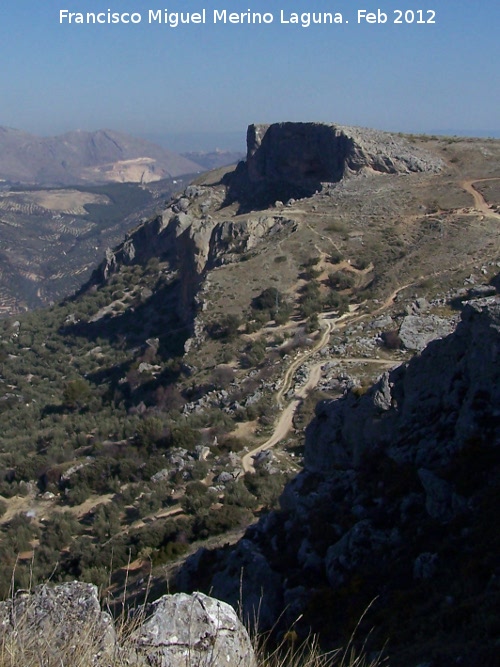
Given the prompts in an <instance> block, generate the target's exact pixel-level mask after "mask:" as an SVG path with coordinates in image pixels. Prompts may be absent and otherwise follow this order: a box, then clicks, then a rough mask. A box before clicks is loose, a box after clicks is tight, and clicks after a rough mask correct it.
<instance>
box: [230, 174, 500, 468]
mask: <svg viewBox="0 0 500 667" xmlns="http://www.w3.org/2000/svg"><path fill="white" fill-rule="evenodd" d="M497 180H500V178H498V177H494V178H480V179H472V180H464V181H462V182H461V183H460V186H461V187H462V188H463V189H464V190H465V191H466V192H468V193H469V194H470V195H471V196H472V197H473V199H474V208H475V209H476V211H478V212H480V213H482V214H483V215H486V216H489V217H494V218H498V219H500V214H499V213H496V212H494V211H493V210H492V209H491V207H490V206H489V204H488V203H487V201H486V200H485V198H484V197H483V195H482V194H481V193H480V192H479V190H477V189H476V188H475V187H474V186H475V183H483V182H486V181H497ZM308 226H309V225H308ZM313 231H315V230H313ZM316 233H317V232H316ZM322 238H323V237H322ZM325 238H326V237H325ZM440 273H441V272H439V271H438V272H435V274H434V275H439V274H440ZM424 277H425V276H420V277H419V278H418V279H417V280H415V281H412V282H411V283H408V284H406V285H403V286H401V287H398V288H397V289H395V290H394V291H393V292H392V293H391V294H390V295H389V296H388V297H387V299H386V300H385V301H384V303H383V304H382V305H381V306H379V307H378V308H377V309H376V310H374V311H373V312H372V313H371V315H372V316H374V315H378V314H379V313H381V312H383V311H384V310H386V309H387V308H388V307H389V306H390V305H391V304H392V303H393V302H394V300H395V298H396V297H397V295H398V294H399V293H400V292H402V291H403V290H404V289H406V288H407V287H410V285H413V284H415V283H416V282H418V280H420V279H423V278H424ZM326 317H327V316H323V317H322V320H323V322H325V324H326V326H325V329H324V331H323V333H322V335H321V337H320V339H319V340H318V342H317V343H316V345H315V346H314V347H313V348H311V350H309V351H308V352H307V353H306V354H303V355H300V356H299V357H298V358H297V359H296V360H295V361H294V362H293V363H292V364H291V365H290V367H289V368H288V369H287V371H286V373H285V375H284V377H283V384H282V386H281V388H280V390H279V391H278V393H277V395H276V399H277V403H278V406H279V407H280V408H281V405H282V401H283V397H284V396H285V394H286V393H287V392H288V391H290V389H291V386H292V382H293V376H294V374H295V372H296V371H297V369H298V368H299V367H300V366H302V365H303V364H304V363H305V362H306V361H307V359H309V358H310V357H311V356H312V355H313V354H315V353H316V352H317V351H318V350H320V349H321V348H322V347H324V346H325V345H326V344H327V342H328V340H329V337H330V334H331V333H332V331H333V330H335V329H341V328H343V327H344V326H345V322H346V320H350V321H354V322H355V321H356V320H358V319H362V318H363V317H364V316H363V315H358V316H355V311H351V312H349V313H346V314H345V315H342V317H339V318H338V319H336V320H335V321H334V322H332V321H331V320H328V319H326ZM364 361H369V362H370V363H374V364H378V365H380V366H386V367H390V366H393V365H395V364H394V363H393V362H389V361H385V360H382V359H371V360H367V359H361V358H354V357H353V358H348V359H342V362H364ZM321 366H322V364H321V363H318V364H315V365H314V366H312V367H311V368H310V372H309V378H308V380H307V382H306V383H305V384H304V385H303V386H302V387H301V388H300V390H299V391H298V392H297V393H296V394H295V397H294V398H293V400H292V401H291V402H290V403H289V404H288V405H287V406H286V408H284V410H282V412H281V414H280V417H279V419H278V421H277V422H276V426H275V428H274V431H273V434H272V435H271V437H270V438H268V439H267V440H266V441H265V442H263V443H262V444H261V445H259V446H258V447H255V448H254V449H252V450H251V451H250V452H248V453H247V454H245V455H244V456H243V457H242V459H241V465H242V468H243V471H244V472H255V468H254V466H253V459H254V457H255V456H256V455H257V454H258V453H259V452H262V451H263V450H265V449H270V448H271V447H273V446H274V445H276V444H277V443H278V442H280V440H283V438H285V437H286V435H287V433H288V432H289V430H290V429H291V427H292V424H293V415H294V414H295V411H296V409H297V407H298V406H299V405H300V403H301V401H302V400H303V399H304V397H305V396H306V394H307V392H308V391H309V390H310V389H312V388H313V387H315V386H316V385H317V384H318V382H319V380H320V378H321Z"/></svg>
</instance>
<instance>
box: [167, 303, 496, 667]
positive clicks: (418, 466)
mask: <svg viewBox="0 0 500 667" xmlns="http://www.w3.org/2000/svg"><path fill="white" fill-rule="evenodd" d="M499 353H500V298H499V297H492V298H489V299H481V300H477V301H474V302H469V303H468V304H467V305H466V306H465V308H464V310H463V313H462V319H461V322H460V323H459V325H458V326H457V329H456V331H455V332H454V333H453V334H451V335H449V336H447V337H446V338H444V339H442V340H437V341H434V342H432V343H431V344H429V345H428V346H427V348H426V349H425V350H424V351H423V352H422V353H421V354H420V355H419V356H417V357H415V358H414V359H412V360H411V361H410V362H409V363H407V364H405V365H402V366H400V367H398V368H396V369H394V370H393V371H391V372H390V373H386V374H384V375H383V376H382V377H381V378H380V380H379V381H378V382H377V384H376V385H375V386H374V387H372V388H371V389H370V390H369V391H368V392H366V393H365V394H364V395H361V396H360V395H359V394H360V393H359V392H354V393H353V392H351V393H349V394H347V395H346V396H345V397H344V398H342V399H340V400H337V401H326V402H323V403H320V404H319V405H318V407H317V410H316V417H315V419H314V420H313V421H312V423H311V424H310V425H309V427H308V429H307V433H306V443H305V464H306V465H305V469H304V471H303V472H301V473H300V474H299V475H298V476H297V477H296V478H295V480H293V481H292V482H291V483H290V484H289V485H288V486H287V487H286V488H285V491H284V493H283V495H282V498H281V501H280V504H281V510H280V511H279V512H274V513H271V514H270V515H268V516H266V517H264V518H262V519H261V521H260V522H259V523H258V524H257V525H256V526H253V527H251V528H250V529H248V531H247V533H246V535H245V537H244V538H243V539H242V540H241V541H240V542H239V543H238V545H237V546H236V547H235V548H233V549H229V550H225V551H222V552H218V553H217V552H215V553H214V552H199V553H198V554H197V555H196V556H195V557H194V558H192V559H191V561H188V563H187V564H186V566H185V568H184V570H183V571H182V572H181V574H180V577H179V582H180V585H181V586H184V587H186V588H189V586H190V585H192V583H193V582H194V581H197V578H198V576H199V573H200V572H203V573H204V577H205V578H206V576H207V574H206V571H207V569H208V568H212V577H211V580H210V589H211V590H212V591H213V593H214V595H216V596H217V597H220V598H221V599H225V600H227V601H229V602H233V603H234V602H236V601H237V600H238V599H240V597H241V596H242V599H243V602H244V611H245V613H246V614H247V615H248V617H249V618H250V619H252V618H254V617H255V614H257V610H258V617H259V620H260V624H261V625H262V626H264V627H272V626H273V625H274V624H278V626H280V627H282V628H284V629H285V628H289V627H290V626H292V625H293V626H294V629H295V630H296V631H297V632H298V634H299V635H301V636H305V635H307V634H308V633H309V632H311V631H313V632H320V633H321V635H322V637H323V641H324V643H325V644H326V645H327V646H329V647H331V646H334V645H335V643H336V641H340V640H341V639H344V641H345V638H346V636H348V635H349V633H350V632H352V630H353V629H354V626H355V624H356V623H357V621H358V619H359V618H360V617H361V615H362V613H363V611H364V610H365V609H366V608H367V607H368V606H369V605H370V603H371V606H370V609H369V611H368V613H367V614H366V615H365V617H364V620H363V622H362V624H361V626H362V630H363V631H364V632H369V631H370V632H371V636H370V640H369V642H368V644H369V647H370V648H374V649H380V648H381V647H382V646H383V645H384V644H386V646H387V650H388V653H389V654H390V655H391V665H400V664H401V665H402V664H405V665H409V666H412V665H418V664H421V663H422V661H424V662H425V664H427V665H433V666H434V665H435V666H436V667H437V666H438V665H449V664H459V663H460V664H467V665H483V666H484V665H491V666H493V664H495V662H494V656H495V655H496V653H495V651H496V649H495V638H496V637H497V635H496V632H497V630H498V627H499V625H498V623H499V621H500V617H499V615H498V609H499V608H500V607H499V604H498V603H499V602H500V586H499V581H500V578H499V577H500V571H499V570H498V562H499V561H498V553H499V547H500V543H499V540H498V531H495V529H494V525H495V522H496V512H497V509H495V508H497V502H498V497H499V493H500V479H499V477H500V475H499V472H500V411H499V405H500V364H499ZM205 580H206V579H205ZM495 608H496V609H497V611H496V612H495V611H493V610H494V609H495ZM495 628H496V629H495ZM415 636H418V637H419V642H418V644H416V643H415V641H414V638H415Z"/></svg>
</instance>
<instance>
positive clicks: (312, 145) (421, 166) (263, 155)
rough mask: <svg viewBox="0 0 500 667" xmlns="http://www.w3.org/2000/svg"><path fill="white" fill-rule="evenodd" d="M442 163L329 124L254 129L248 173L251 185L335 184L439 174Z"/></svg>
mask: <svg viewBox="0 0 500 667" xmlns="http://www.w3.org/2000/svg"><path fill="white" fill-rule="evenodd" d="M441 166H442V165H441V163H440V161H439V160H436V158H434V157H432V156H430V155H429V154H427V153H426V152H425V151H423V150H421V149H416V148H415V147H414V146H410V144H409V143H408V142H407V141H405V140H404V139H402V138H401V137H396V136H393V135H390V134H388V133H386V132H379V131H376V130H369V129H364V128H354V127H344V126H340V125H333V124H330V123H274V124H273V125H250V126H249V128H248V131H247V169H248V178H249V180H250V182H251V183H259V182H262V181H266V182H280V181H285V182H289V183H307V182H312V183H316V184H319V183H324V182H329V183H336V182H337V181H340V180H341V179H342V178H344V177H345V176H346V175H348V174H350V173H357V172H359V171H361V170H362V169H367V168H368V169H372V170H373V171H378V172H382V173H387V174H397V173H409V172H416V171H439V169H440V168H441Z"/></svg>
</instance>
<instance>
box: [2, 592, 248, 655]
mask: <svg viewBox="0 0 500 667" xmlns="http://www.w3.org/2000/svg"><path fill="white" fill-rule="evenodd" d="M131 626H132V628H134V629H133V631H132V632H130V633H127V632H125V633H124V634H123V636H122V637H117V635H116V633H115V629H114V625H113V620H112V618H111V616H110V615H109V614H108V613H106V612H103V611H101V608H100V605H99V600H98V596H97V587H96V586H93V585H92V584H86V583H81V582H77V581H74V582H70V583H64V584H59V585H57V586H49V585H43V586H39V587H37V588H36V589H35V591H34V593H33V594H29V593H27V592H20V593H19V594H18V595H17V596H16V597H15V598H14V599H12V600H7V601H5V602H0V642H1V644H2V647H3V650H6V651H7V652H8V653H9V654H10V656H11V657H12V656H18V657H19V664H35V663H36V664H37V665H38V664H40V665H48V666H49V665H63V664H64V665H70V664H75V665H95V667H109V665H111V664H120V665H121V664H126V665H128V666H129V667H218V666H219V665H224V666H227V667H256V661H255V656H254V652H253V648H252V645H251V642H250V639H249V636H248V633H247V631H246V630H245V628H244V626H243V625H242V624H241V622H240V621H239V620H238V617H237V615H236V612H235V611H234V609H233V608H232V607H230V606H229V605H228V604H226V603H225V602H220V601H219V600H215V599H214V598H210V597H208V596H207V595H203V594H202V593H194V594H192V595H186V594H185V593H179V594H177V595H164V596H163V597H161V598H160V599H159V600H157V601H156V602H153V603H152V604H150V605H149V606H148V607H146V608H145V609H142V608H141V609H140V610H137V612H136V613H135V614H132V619H131ZM9 664H15V663H14V662H12V663H10V662H9Z"/></svg>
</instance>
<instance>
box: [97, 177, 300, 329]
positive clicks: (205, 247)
mask: <svg viewBox="0 0 500 667" xmlns="http://www.w3.org/2000/svg"><path fill="white" fill-rule="evenodd" d="M222 201H223V195H221V193H220V192H218V191H217V190H215V189H213V188H209V187H200V186H189V187H188V188H186V190H185V192H184V193H183V194H182V195H181V196H180V197H177V198H175V199H173V200H172V201H171V202H170V204H169V206H168V207H167V208H166V209H165V210H164V211H163V212H162V213H161V214H160V215H158V216H157V217H156V218H154V219H152V220H150V221H148V222H145V223H143V224H142V225H141V226H140V227H138V228H137V229H136V230H135V231H133V232H131V233H130V234H128V235H127V237H126V238H125V241H124V242H123V243H122V244H121V245H120V246H118V247H117V248H116V249H115V250H113V251H112V250H108V251H107V253H106V257H105V260H104V262H103V263H102V264H101V265H100V266H99V268H98V269H97V270H96V272H95V274H94V276H93V279H92V280H93V282H102V281H105V280H107V279H108V278H109V276H110V275H112V274H113V273H114V272H116V271H117V270H118V269H119V267H120V265H122V264H133V263H142V264H145V263H147V261H148V260H149V259H151V258H153V257H157V258H159V259H160V260H161V261H165V262H168V263H169V265H170V269H171V271H175V272H177V274H178V277H179V286H180V290H181V294H180V298H179V299H178V303H179V312H178V313H177V314H178V315H179V317H180V318H181V320H182V321H183V322H184V323H186V324H187V325H190V323H191V322H192V320H193V317H194V313H195V297H196V294H197V293H198V290H199V287H200V284H201V282H202V280H203V279H204V277H205V275H206V273H207V271H209V270H210V269H213V268H214V267H216V266H219V265H221V264H225V263H229V262H232V261H238V260H239V259H240V258H241V255H242V254H244V253H245V252H247V251H249V250H251V249H253V248H255V247H256V246H258V244H259V243H260V242H261V241H262V240H263V239H265V238H266V237H268V236H272V235H276V234H279V233H281V232H284V231H286V232H291V231H293V230H294V229H295V228H296V226H297V223H296V222H295V221H293V220H290V219H288V218H286V217H284V216H280V215H272V214H266V215H264V214H254V215H248V216H245V217H244V218H242V219H237V220H233V219H231V218H229V219H225V217H224V216H223V214H218V212H217V209H218V208H219V207H220V205H221V204H222ZM209 212H210V213H209Z"/></svg>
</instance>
